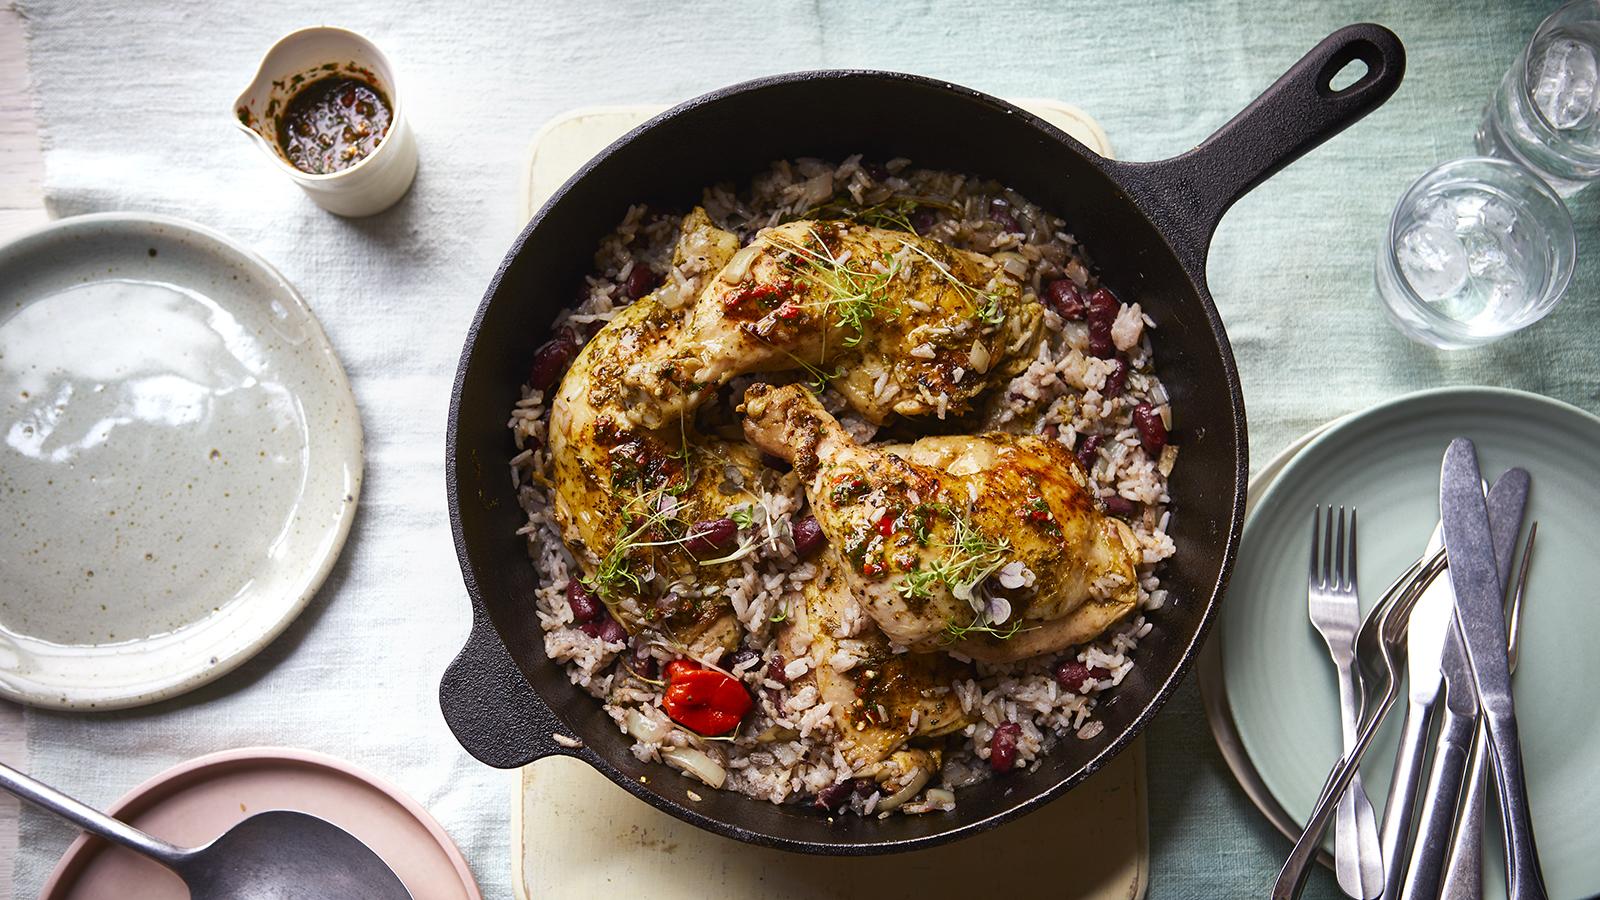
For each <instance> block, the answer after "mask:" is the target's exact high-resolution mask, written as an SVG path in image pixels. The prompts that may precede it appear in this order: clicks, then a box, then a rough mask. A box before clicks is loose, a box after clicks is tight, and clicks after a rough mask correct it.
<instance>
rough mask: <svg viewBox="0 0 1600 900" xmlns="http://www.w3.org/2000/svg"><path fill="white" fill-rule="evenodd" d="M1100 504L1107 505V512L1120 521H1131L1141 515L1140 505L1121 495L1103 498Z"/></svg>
mask: <svg viewBox="0 0 1600 900" xmlns="http://www.w3.org/2000/svg"><path fill="white" fill-rule="evenodd" d="M1100 502H1101V503H1104V504H1105V507H1106V512H1108V513H1110V514H1111V515H1113V516H1116V517H1117V518H1119V519H1131V518H1133V517H1134V516H1137V515H1138V514H1139V504H1138V503H1137V502H1135V501H1133V500H1129V499H1128V498H1127V497H1124V496H1122V495H1121V494H1112V495H1110V496H1108V497H1102V498H1101V500H1100Z"/></svg>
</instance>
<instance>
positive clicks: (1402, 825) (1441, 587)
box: [1379, 525, 1454, 900]
mask: <svg viewBox="0 0 1600 900" xmlns="http://www.w3.org/2000/svg"><path fill="white" fill-rule="evenodd" d="M1442 549H1444V526H1443V525H1440V526H1439V527H1437V528H1435V529H1434V530H1433V536H1432V537H1431V538H1429V540H1428V549H1427V551H1426V553H1427V554H1428V555H1430V556H1431V555H1433V554H1435V553H1438V552H1439V551H1440V550H1442ZM1453 613H1454V603H1453V601H1452V599H1451V596H1450V583H1449V582H1448V581H1446V580H1444V579H1440V580H1438V581H1435V582H1434V583H1433V584H1431V585H1429V586H1428V589H1427V590H1426V591H1424V592H1423V593H1422V597H1421V599H1419V600H1417V605H1416V607H1415V608H1414V609H1412V611H1411V623H1410V626H1409V628H1408V630H1407V634H1406V684H1407V694H1406V717H1405V722H1404V725H1402V727H1401V731H1400V750H1399V752H1398V753H1397V754H1396V756H1395V760H1394V777H1393V778H1391V779H1390V781H1389V799H1388V801H1387V802H1385V803H1384V805H1383V830H1382V833H1381V834H1380V835H1379V845H1380V846H1381V847H1382V848H1383V868H1384V875H1383V896H1384V898H1385V900H1392V898H1395V897H1398V896H1400V884H1401V881H1402V879H1403V878H1404V876H1405V863H1406V853H1405V843H1406V840H1407V839H1408V838H1410V836H1411V826H1412V820H1413V818H1414V812H1415V810H1416V803H1417V787H1418V785H1419V783H1420V781H1421V776H1422V772H1423V762H1424V761H1425V759H1426V756H1427V752H1428V745H1427V736H1428V725H1429V724H1430V722H1431V721H1432V716H1433V705H1434V702H1435V701H1436V700H1437V698H1438V696H1439V687H1440V685H1441V684H1442V683H1443V680H1444V677H1443V673H1442V672H1441V671H1440V668H1439V667H1440V664H1441V659H1440V658H1441V657H1442V656H1443V655H1444V640H1445V633H1446V632H1448V631H1449V630H1450V622H1451V616H1452V615H1453Z"/></svg>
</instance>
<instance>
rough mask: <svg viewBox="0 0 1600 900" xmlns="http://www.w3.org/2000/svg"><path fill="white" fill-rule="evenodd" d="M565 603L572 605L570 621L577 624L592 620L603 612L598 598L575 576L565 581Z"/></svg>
mask: <svg viewBox="0 0 1600 900" xmlns="http://www.w3.org/2000/svg"><path fill="white" fill-rule="evenodd" d="M567 605H568V606H570V607H572V621H574V622H577V623H578V624H579V625H582V624H584V623H585V622H593V621H594V620H595V618H596V617H598V616H600V615H603V614H604V613H605V610H604V609H603V608H602V607H601V606H600V600H599V599H598V598H596V597H595V595H594V594H593V593H591V592H590V591H589V589H588V588H586V587H584V586H583V582H581V581H579V580H577V579H576V578H574V579H573V580H571V581H569V582H567Z"/></svg>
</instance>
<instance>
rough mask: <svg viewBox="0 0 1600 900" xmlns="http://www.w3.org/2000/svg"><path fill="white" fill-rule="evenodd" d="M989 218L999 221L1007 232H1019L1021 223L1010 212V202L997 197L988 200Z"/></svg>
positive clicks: (1020, 231)
mask: <svg viewBox="0 0 1600 900" xmlns="http://www.w3.org/2000/svg"><path fill="white" fill-rule="evenodd" d="M989 218H990V219H992V220H994V221H995V222H997V223H999V225H1000V227H1001V228H1004V229H1005V230H1006V231H1007V232H1008V233H1013V234H1021V233H1022V225H1021V224H1020V223H1018V222H1017V217H1016V216H1014V215H1012V214H1011V209H1010V204H1009V203H1007V202H1006V201H1004V200H1001V199H1000V198H999V197H996V198H994V199H993V200H990V201H989Z"/></svg>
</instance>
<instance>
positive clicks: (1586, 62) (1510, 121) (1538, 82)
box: [1476, 0, 1600, 197]
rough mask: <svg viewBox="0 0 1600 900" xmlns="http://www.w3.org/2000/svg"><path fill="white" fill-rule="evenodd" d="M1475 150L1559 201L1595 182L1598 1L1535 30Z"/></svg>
mask: <svg viewBox="0 0 1600 900" xmlns="http://www.w3.org/2000/svg"><path fill="white" fill-rule="evenodd" d="M1476 143H1477V146H1478V152H1479V153H1481V154H1483V155H1485V156H1498V157H1500V158H1501V159H1508V160H1511V161H1513V162H1518V163H1521V164H1522V165H1524V166H1526V167H1528V168H1529V169H1531V170H1533V171H1534V172H1535V173H1536V174H1538V175H1539V177H1541V178H1543V179H1544V180H1545V181H1548V182H1549V183H1550V185H1551V186H1552V187H1554V188H1555V189H1556V191H1557V192H1559V193H1560V194H1561V195H1562V196H1563V197H1570V196H1572V195H1573V194H1575V193H1577V192H1578V191H1579V190H1581V189H1583V187H1584V186H1585V185H1587V184H1588V183H1589V182H1591V181H1594V180H1595V179H1597V178H1600V0H1578V2H1574V3H1568V4H1566V5H1565V6H1562V7H1561V8H1560V9H1557V10H1556V11H1555V12H1554V13H1551V14H1550V17H1549V18H1547V19H1545V20H1544V21H1543V22H1542V23H1540V25H1539V29H1538V31H1536V32H1534V35H1533V40H1532V42H1530V43H1529V44H1528V46H1527V47H1526V48H1524V49H1523V51H1522V52H1521V53H1520V54H1518V55H1517V59H1516V61H1515V62H1513V63H1512V64H1511V68H1510V69H1509V70H1508V71H1507V72H1506V75H1505V78H1503V79H1501V81H1500V87H1499V88H1498V89H1497V90H1496V91H1495V94H1494V96H1493V97H1492V98H1490V100H1489V106H1488V108H1487V109H1486V110H1485V111H1484V117H1483V124H1482V125H1480V126H1479V127H1478V132H1477V135H1476Z"/></svg>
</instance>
